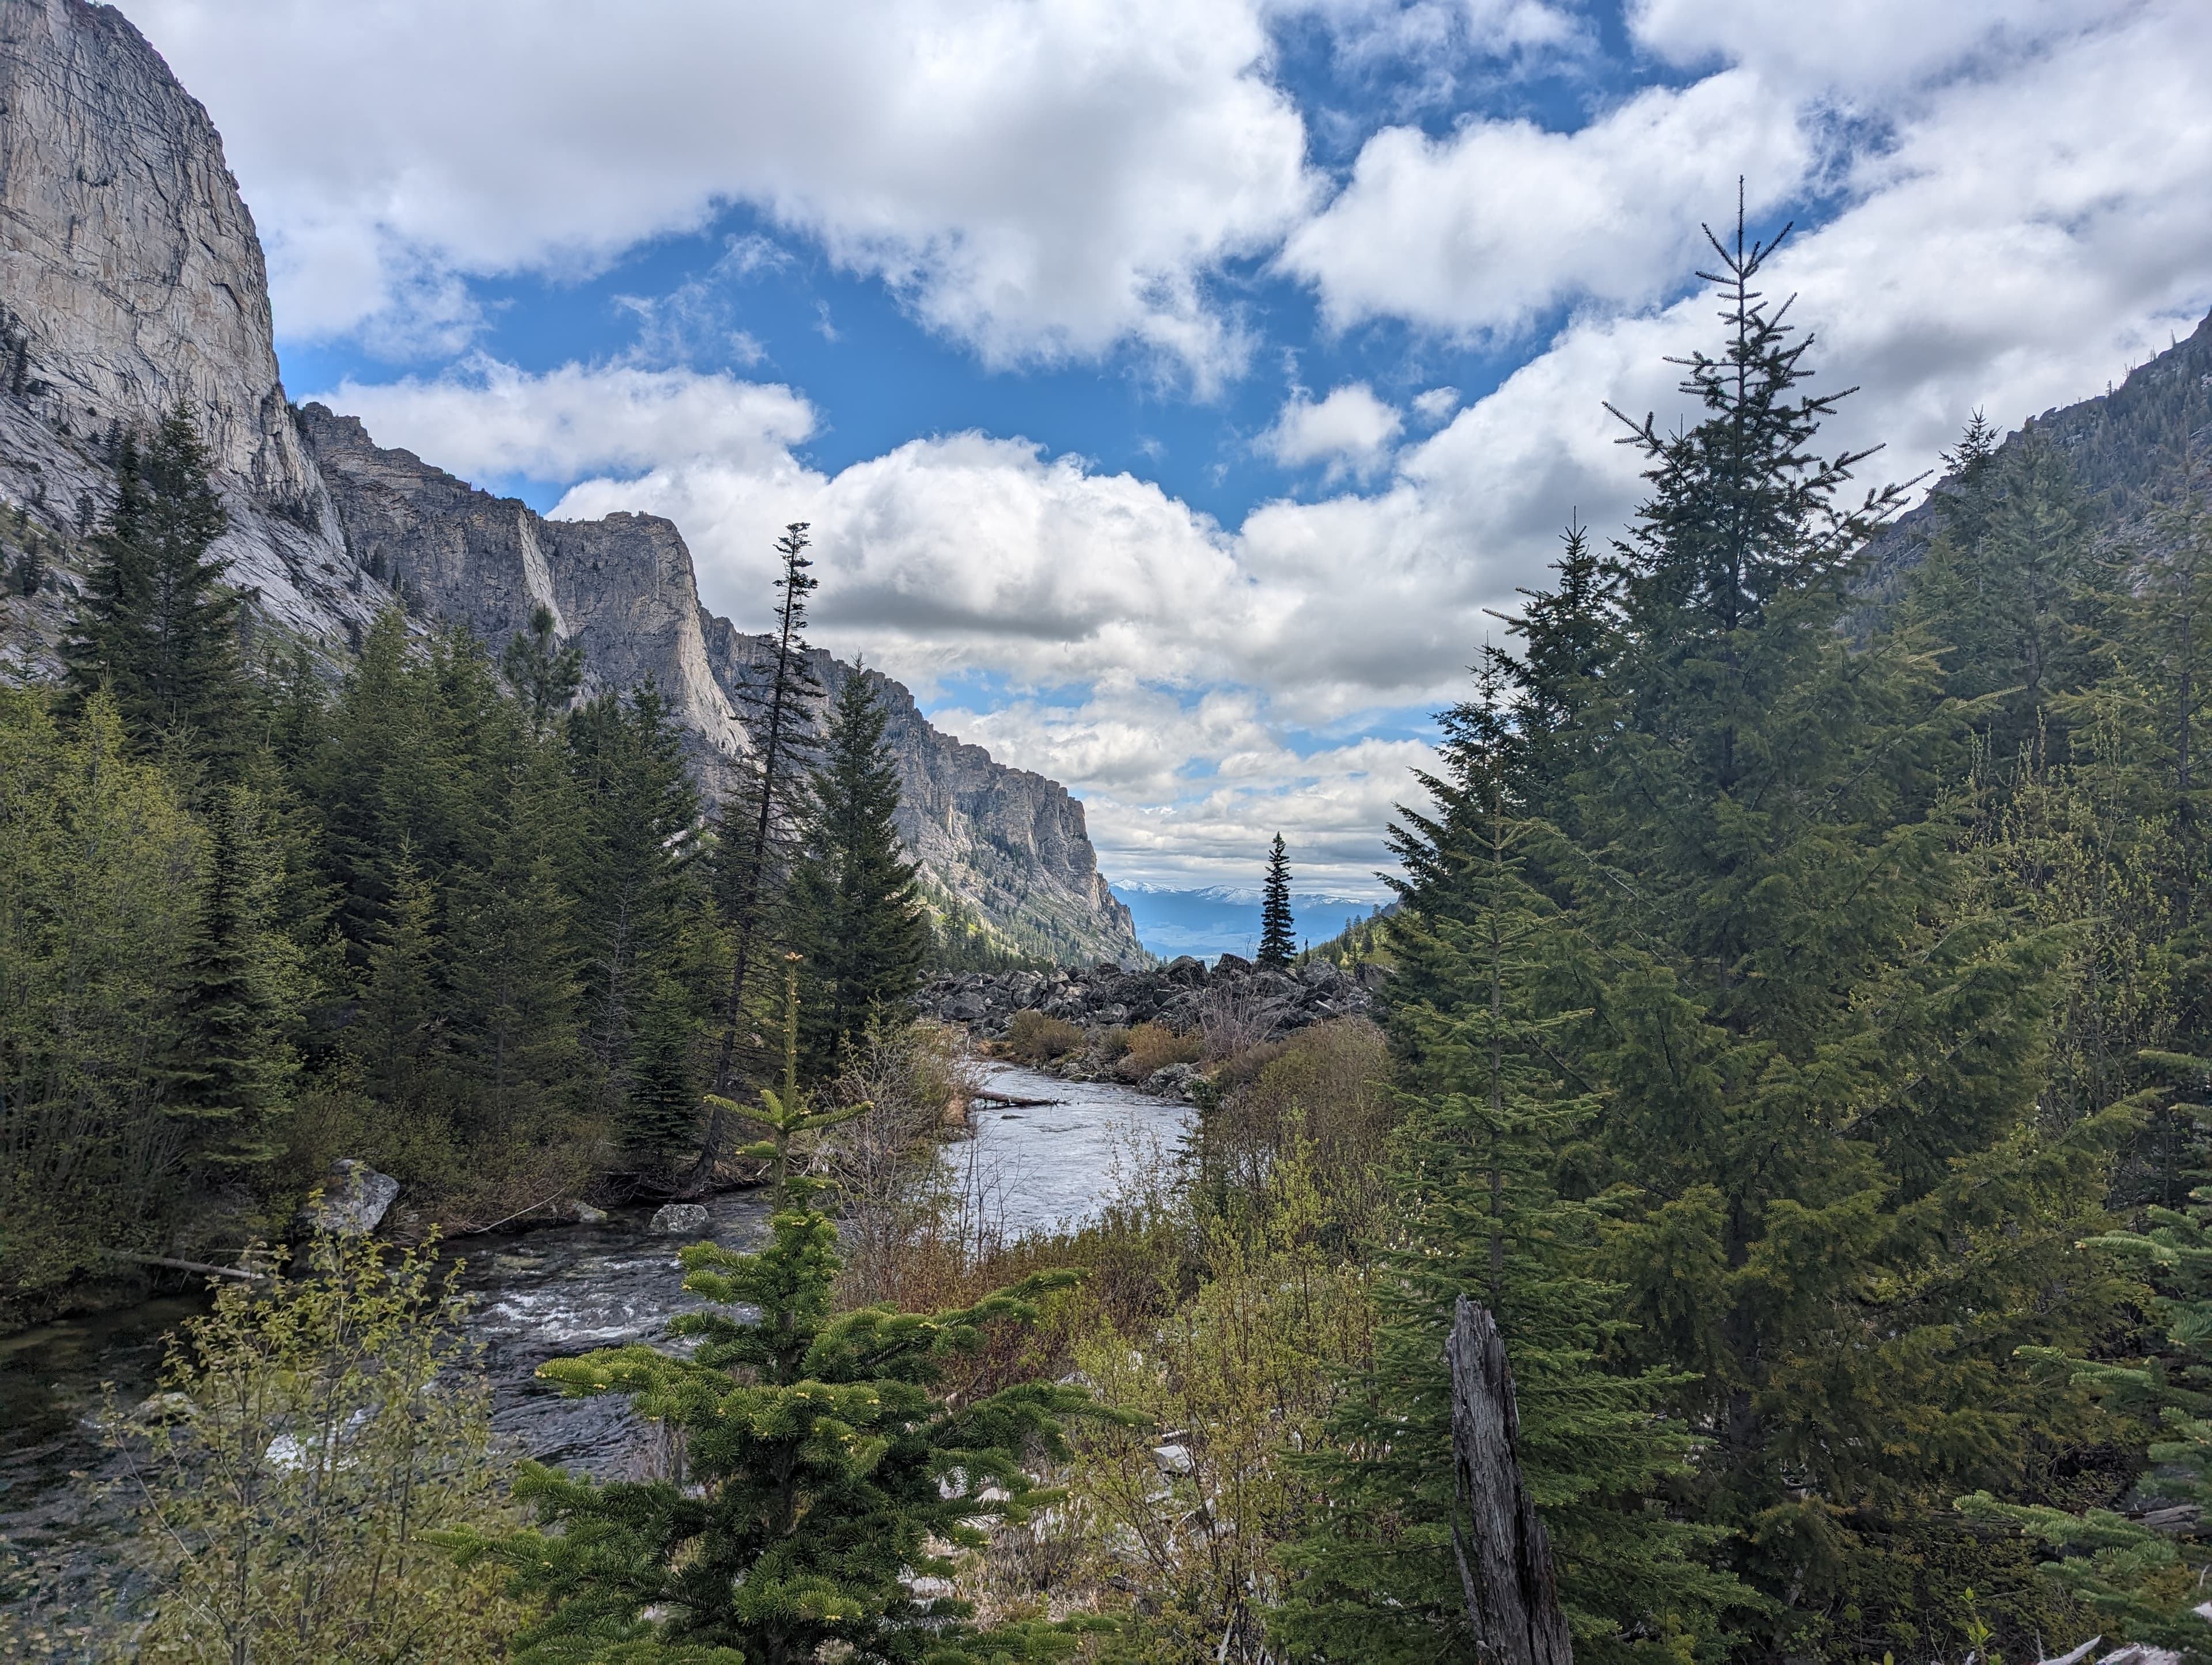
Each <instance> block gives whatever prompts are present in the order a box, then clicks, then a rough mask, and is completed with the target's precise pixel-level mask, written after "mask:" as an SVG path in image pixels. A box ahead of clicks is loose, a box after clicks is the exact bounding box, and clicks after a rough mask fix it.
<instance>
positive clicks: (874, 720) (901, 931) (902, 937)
mask: <svg viewBox="0 0 2212 1665" xmlns="http://www.w3.org/2000/svg"><path fill="white" fill-rule="evenodd" d="M887 719H888V714H887V713H886V712H885V711H884V706H883V702H882V701H880V700H879V699H878V698H877V696H876V690H875V689H874V687H873V686H872V684H871V683H870V681H869V678H868V676H867V674H866V671H865V670H856V671H855V672H854V675H852V676H850V677H848V678H846V680H845V683H844V685H843V686H842V687H841V688H840V689H839V690H837V700H836V705H835V706H834V707H833V708H832V709H831V712H830V715H829V727H828V732H827V733H826V734H825V736H824V738H823V760H822V764H821V767H819V768H818V769H816V770H815V771H814V775H813V780H812V784H811V797H812V799H813V804H814V814H813V817H812V821H811V824H810V826H809V828H808V829H807V844H806V850H805V855H804V856H803V857H802V858H801V859H800V860H799V865H798V866H797V867H796V868H795V869H793V873H792V879H791V890H790V896H789V904H788V905H789V908H790V919H791V930H790V938H791V942H792V945H793V947H794V948H796V949H797V950H798V951H799V953H800V954H801V955H802V957H803V959H802V965H801V971H800V988H801V991H802V996H803V998H802V1000H801V1004H800V1011H801V1012H802V1014H803V1016H802V1018H801V1022H800V1037H801V1039H800V1059H801V1064H802V1066H803V1068H804V1070H805V1073H807V1074H809V1075H811V1076H814V1077H817V1078H818V1077H821V1076H823V1075H827V1074H829V1073H830V1072H831V1071H833V1070H835V1069H836V1067H837V1066H838V1065H839V1063H840V1062H841V1061H842V1059H843V1057H844V1055H845V1054H846V1053H847V1051H848V1049H849V1048H852V1047H854V1046H855V1045H856V1044H858V1042H860V1038H861V1036H863V1035H865V1034H866V1031H867V1029H868V1026H869V1025H870V1024H872V1023H876V1022H878V1021H885V1020H891V1019H895V1018H897V1017H898V1016H899V1015H900V1014H901V1012H902V1008H903V1007H904V1006H905V1005H906V1002H907V1001H908V1000H909V999H910V998H911V997H912V995H913V994H914V990H915V983H916V982H917V981H919V980H920V978H921V967H922V961H923V959H924V957H926V956H927V952H928V949H929V919H928V915H927V914H926V913H924V912H923V910H922V907H921V901H920V899H919V896H918V894H917V892H916V890H915V864H914V863H913V862H912V861H910V860H908V859H907V856H906V853H905V851H904V849H903V848H902V847H901V845H900V842H899V836H898V828H897V826H896V824H895V820H894V817H896V815H897V813H898V806H899V782H898V770H897V769H896V765H895V763H894V762H893V760H892V757H891V752H890V747H889V746H888V745H887V744H885V743H884V725H885V722H886V720H887Z"/></svg>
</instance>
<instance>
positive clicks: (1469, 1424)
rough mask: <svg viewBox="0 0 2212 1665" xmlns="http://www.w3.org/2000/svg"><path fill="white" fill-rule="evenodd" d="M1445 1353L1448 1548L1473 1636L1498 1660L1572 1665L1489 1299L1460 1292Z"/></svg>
mask: <svg viewBox="0 0 2212 1665" xmlns="http://www.w3.org/2000/svg"><path fill="white" fill-rule="evenodd" d="M1444 1356H1445V1358H1446V1359H1447V1360H1448V1361H1449V1364H1450V1365H1451V1390H1452V1467H1453V1470H1454V1474H1455V1480H1456V1490H1457V1492H1458V1504H1459V1510H1458V1516H1456V1517H1455V1519H1454V1520H1453V1522H1452V1553H1453V1555H1454V1556H1455V1558H1456V1559H1457V1560H1458V1562H1459V1577H1460V1587H1461V1589H1462V1592H1463V1593H1464V1595H1465V1596H1466V1598H1467V1616H1468V1622H1469V1623H1471V1624H1472V1625H1473V1626H1474V1633H1475V1636H1476V1638H1478V1645H1479V1646H1480V1649H1481V1650H1482V1655H1483V1657H1484V1658H1485V1659H1486V1660H1491V1661H1495V1662H1497V1665H1573V1660H1574V1644H1573V1642H1572V1641H1571V1638H1569V1636H1568V1634H1567V1620H1566V1615H1565V1613H1562V1612H1561V1611H1560V1608H1559V1585H1558V1583H1557V1582H1556V1580H1555V1579H1554V1578H1553V1572H1552V1543H1551V1540H1550V1538H1549V1537H1548V1536H1547V1535H1546V1534H1545V1531H1544V1523H1543V1522H1541V1521H1540V1520H1538V1519H1537V1518H1536V1509H1535V1505H1534V1504H1532V1503H1530V1502H1529V1501H1528V1487H1527V1486H1525V1485H1523V1484H1522V1479H1521V1461H1520V1459H1519V1457H1517V1456H1516V1455H1515V1453H1514V1446H1515V1443H1516V1441H1517V1440H1518V1439H1519V1438H1520V1434H1521V1412H1520V1407H1519V1406H1518V1405H1517V1404H1516V1402H1515V1400H1514V1397H1513V1367H1512V1366H1511V1365H1510V1364H1508V1363H1507V1362H1506V1358H1505V1338H1504V1336H1502V1335H1500V1334H1498V1325H1497V1322H1496V1321H1495V1320H1493V1319H1492V1317H1491V1316H1490V1310H1489V1309H1488V1308H1487V1307H1483V1306H1478V1305H1477V1304H1476V1303H1474V1302H1473V1301H1470V1300H1468V1298H1467V1297H1466V1296H1464V1295H1462V1296H1461V1297H1459V1301H1458V1303H1457V1304H1456V1305H1455V1307H1454V1309H1453V1311H1452V1329H1451V1339H1450V1340H1448V1341H1447V1342H1446V1343H1445V1344H1444ZM1462 1518H1463V1519H1464V1521H1465V1522H1466V1526H1465V1529H1464V1530H1462Z"/></svg>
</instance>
